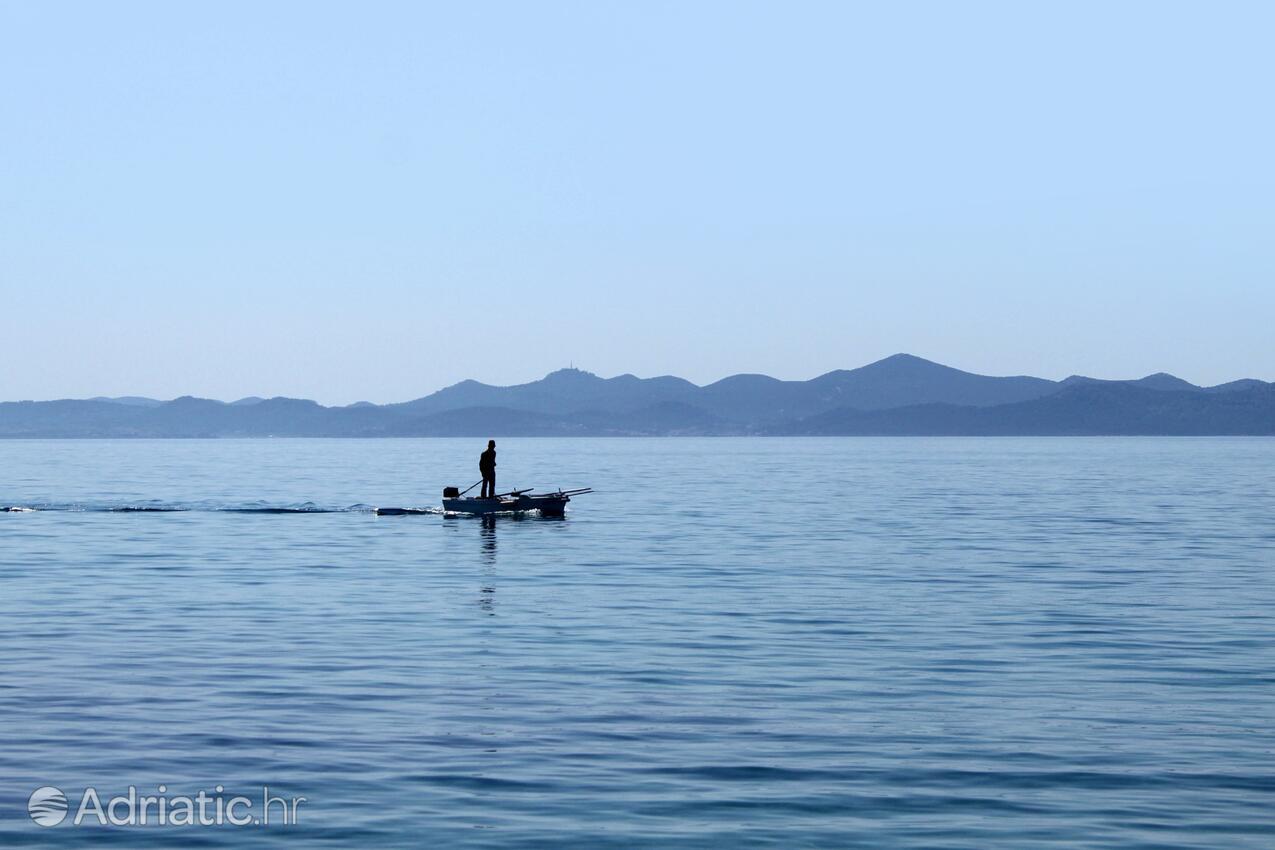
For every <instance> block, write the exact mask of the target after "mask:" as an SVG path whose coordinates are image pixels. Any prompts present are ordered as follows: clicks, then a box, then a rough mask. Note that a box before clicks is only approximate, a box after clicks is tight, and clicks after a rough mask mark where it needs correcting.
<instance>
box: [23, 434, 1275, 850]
mask: <svg viewBox="0 0 1275 850" xmlns="http://www.w3.org/2000/svg"><path fill="white" fill-rule="evenodd" d="M483 442H484V441H482V440H242V441H240V440H214V441H177V440H174V441H0V505H14V506H25V507H34V508H39V509H40V510H36V511H33V512H11V513H0V844H7V845H19V846H21V845H50V846H74V845H82V844H89V843H93V844H114V845H116V846H135V845H136V846H156V847H158V846H165V847H167V846H188V847H199V846H203V847H238V846H274V845H278V844H282V843H284V842H286V841H294V842H300V844H302V845H308V846H314V845H322V846H332V847H371V846H402V847H421V846H433V847H532V846H543V847H588V848H604V847H626V848H627V847H723V848H735V847H760V846H773V847H782V848H792V847H814V848H831V847H868V848H893V847H907V848H922V847H925V848H939V847H944V848H948V847H962V848H964V847H968V848H1012V849H1013V850H1022V849H1023V848H1037V847H1051V848H1054V847H1059V848H1061V847H1067V848H1076V847H1084V848H1095V847H1110V848H1122V850H1124V849H1125V848H1167V847H1175V848H1177V847H1200V848H1244V847H1252V848H1270V847H1272V846H1275V844H1273V842H1275V440H1267V439H988V440H980V439H940V440H926V439H826V440H824V439H796V440H785V439H725V438H721V439H621V440H604V439H589V440H566V439H548V440H534V439H508V440H500V441H499V442H500V445H499V447H498V448H499V452H500V454H499V464H500V465H499V476H500V477H499V484H500V485H501V486H502V489H507V488H512V487H514V486H526V487H538V488H541V489H549V488H554V487H558V486H563V487H577V486H586V485H589V486H593V487H595V488H597V492H596V493H594V494H592V495H588V496H584V497H581V498H579V499H577V500H576V501H574V502H573V503H572V505H571V511H570V513H569V514H568V515H567V517H566V519H564V520H556V521H555V520H548V519H545V520H539V519H523V520H517V519H511V518H500V519H497V520H495V521H494V522H490V521H489V522H484V521H483V520H479V519H473V518H448V517H443V516H437V515H427V516H409V517H393V518H391V517H381V518H378V517H377V516H375V515H374V514H373V513H371V512H370V510H369V506H376V505H380V506H429V505H436V504H438V503H439V492H440V489H441V488H442V487H443V486H444V485H449V484H454V485H458V486H460V487H462V488H463V487H466V486H468V485H469V484H471V483H473V481H475V480H476V479H477V478H478V473H477V470H476V464H477V458H478V453H479V452H480V451H481V450H482V448H483ZM122 507H152V508H166V509H169V508H183V509H185V510H181V511H172V512H168V511H157V512H120V511H115V510H110V509H117V508H122ZM275 508H311V509H314V510H313V511H312V512H307V513H286V514H278V513H268V512H257V511H258V509H275ZM227 509H236V510H242V511H247V512H235V511H231V510H227ZM130 785H133V786H135V787H136V788H137V791H138V794H141V795H145V794H152V795H154V794H157V788H158V786H160V785H164V786H165V788H166V789H167V791H166V793H167V794H168V795H170V796H172V795H183V794H184V795H194V794H196V793H197V792H199V791H200V790H201V789H202V790H204V791H205V792H207V794H208V795H213V794H214V790H215V788H216V786H222V788H223V789H224V792H222V793H220V796H221V797H223V798H228V797H231V796H234V795H240V794H242V795H244V796H248V797H250V798H255V799H256V802H255V803H254V806H256V807H260V805H261V803H260V795H261V789H262V786H269V788H270V793H271V794H272V795H276V796H281V797H287V798H292V797H305V798H306V800H305V802H304V803H301V804H299V808H298V809H297V821H298V822H297V823H296V824H295V825H281V824H278V823H277V816H276V823H273V824H271V825H269V826H241V827H235V826H222V827H199V826H171V825H168V826H160V827H157V826H150V827H138V826H109V825H108V826H100V825H98V824H97V822H96V820H93V821H91V822H85V823H82V824H81V825H80V826H78V827H77V826H73V825H72V824H71V819H72V817H71V816H72V815H74V813H75V810H76V809H77V807H78V806H79V805H80V803H81V802H82V801H83V800H84V794H85V789H86V788H93V789H95V793H96V794H97V795H99V797H100V799H101V800H102V802H103V803H105V802H106V800H107V799H108V798H109V797H113V796H118V795H125V794H127V791H128V786H130ZM41 786H53V787H56V788H59V789H61V790H62V791H63V792H64V794H65V796H66V798H67V799H68V801H69V802H68V806H69V809H70V813H69V814H68V816H67V819H66V820H65V821H63V822H62V824H61V825H59V826H56V827H42V826H38V825H37V824H36V823H34V822H33V820H32V819H31V818H30V817H29V816H28V811H27V809H28V797H29V795H30V794H31V793H32V792H33V791H34V790H35V789H36V788H38V787H41ZM254 811H255V809H254ZM119 812H120V813H121V814H122V815H125V816H127V812H126V810H125V809H124V808H123V807H121V808H120V809H119ZM241 812H242V810H241ZM152 814H153V812H152Z"/></svg>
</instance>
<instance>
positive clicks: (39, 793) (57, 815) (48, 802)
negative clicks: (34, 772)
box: [27, 785, 66, 826]
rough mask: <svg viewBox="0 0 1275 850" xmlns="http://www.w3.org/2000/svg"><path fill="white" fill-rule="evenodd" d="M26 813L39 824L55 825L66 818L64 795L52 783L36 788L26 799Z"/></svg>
mask: <svg viewBox="0 0 1275 850" xmlns="http://www.w3.org/2000/svg"><path fill="white" fill-rule="evenodd" d="M27 813H28V814H30V815H31V820H33V821H35V822H36V823H38V824H39V825H40V826H57V825H58V824H60V823H61V822H62V821H63V820H65V819H66V795H65V794H63V793H62V789H61V788H54V787H53V786H52V785H45V786H44V787H43V788H37V789H35V790H34V791H32V792H31V796H30V798H29V799H28V800H27Z"/></svg>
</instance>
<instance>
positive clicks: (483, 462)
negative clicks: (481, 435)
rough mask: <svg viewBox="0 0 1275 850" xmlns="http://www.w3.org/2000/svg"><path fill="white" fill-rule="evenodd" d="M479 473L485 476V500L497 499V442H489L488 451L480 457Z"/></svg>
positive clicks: (483, 494)
mask: <svg viewBox="0 0 1275 850" xmlns="http://www.w3.org/2000/svg"><path fill="white" fill-rule="evenodd" d="M478 471H479V472H481V473H482V474H483V489H482V496H480V497H479V498H483V499H494V498H496V441H495V440H488V441H487V451H485V452H483V453H482V454H480V455H479V456H478Z"/></svg>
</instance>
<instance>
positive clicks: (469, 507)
mask: <svg viewBox="0 0 1275 850" xmlns="http://www.w3.org/2000/svg"><path fill="white" fill-rule="evenodd" d="M533 492H534V491H533V490H511V491H510V492H508V493H501V494H500V495H499V496H492V497H489V498H486V499H482V498H474V497H473V496H462V495H461V494H460V491H458V490H457V489H456V488H455V487H448V488H446V489H445V490H443V512H444V513H449V514H479V515H481V514H522V513H529V512H531V511H537V512H539V514H540V515H541V516H562V515H563V513H565V512H566V509H567V502H570V501H571V497H572V496H580V495H583V494H585V493H592V492H593V488H591V487H581V488H579V489H576V490H558V491H556V492H553V493H539V494H535V495H532V494H533Z"/></svg>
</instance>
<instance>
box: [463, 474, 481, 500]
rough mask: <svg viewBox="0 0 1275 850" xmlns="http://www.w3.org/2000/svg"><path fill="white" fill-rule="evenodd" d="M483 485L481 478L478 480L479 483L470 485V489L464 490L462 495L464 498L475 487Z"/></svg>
mask: <svg viewBox="0 0 1275 850" xmlns="http://www.w3.org/2000/svg"><path fill="white" fill-rule="evenodd" d="M482 483H483V480H482V479H481V478H479V479H478V480H477V481H475V482H474V483H473V484H470V485H469V486H468V487H466V488H465V489H464V490H461V491H460V494H461V495H462V496H463V495H465V494H466V493H468V492H469V491H470V490H472V489H474V488H475V487H477V486H478V485H479V484H482Z"/></svg>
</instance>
